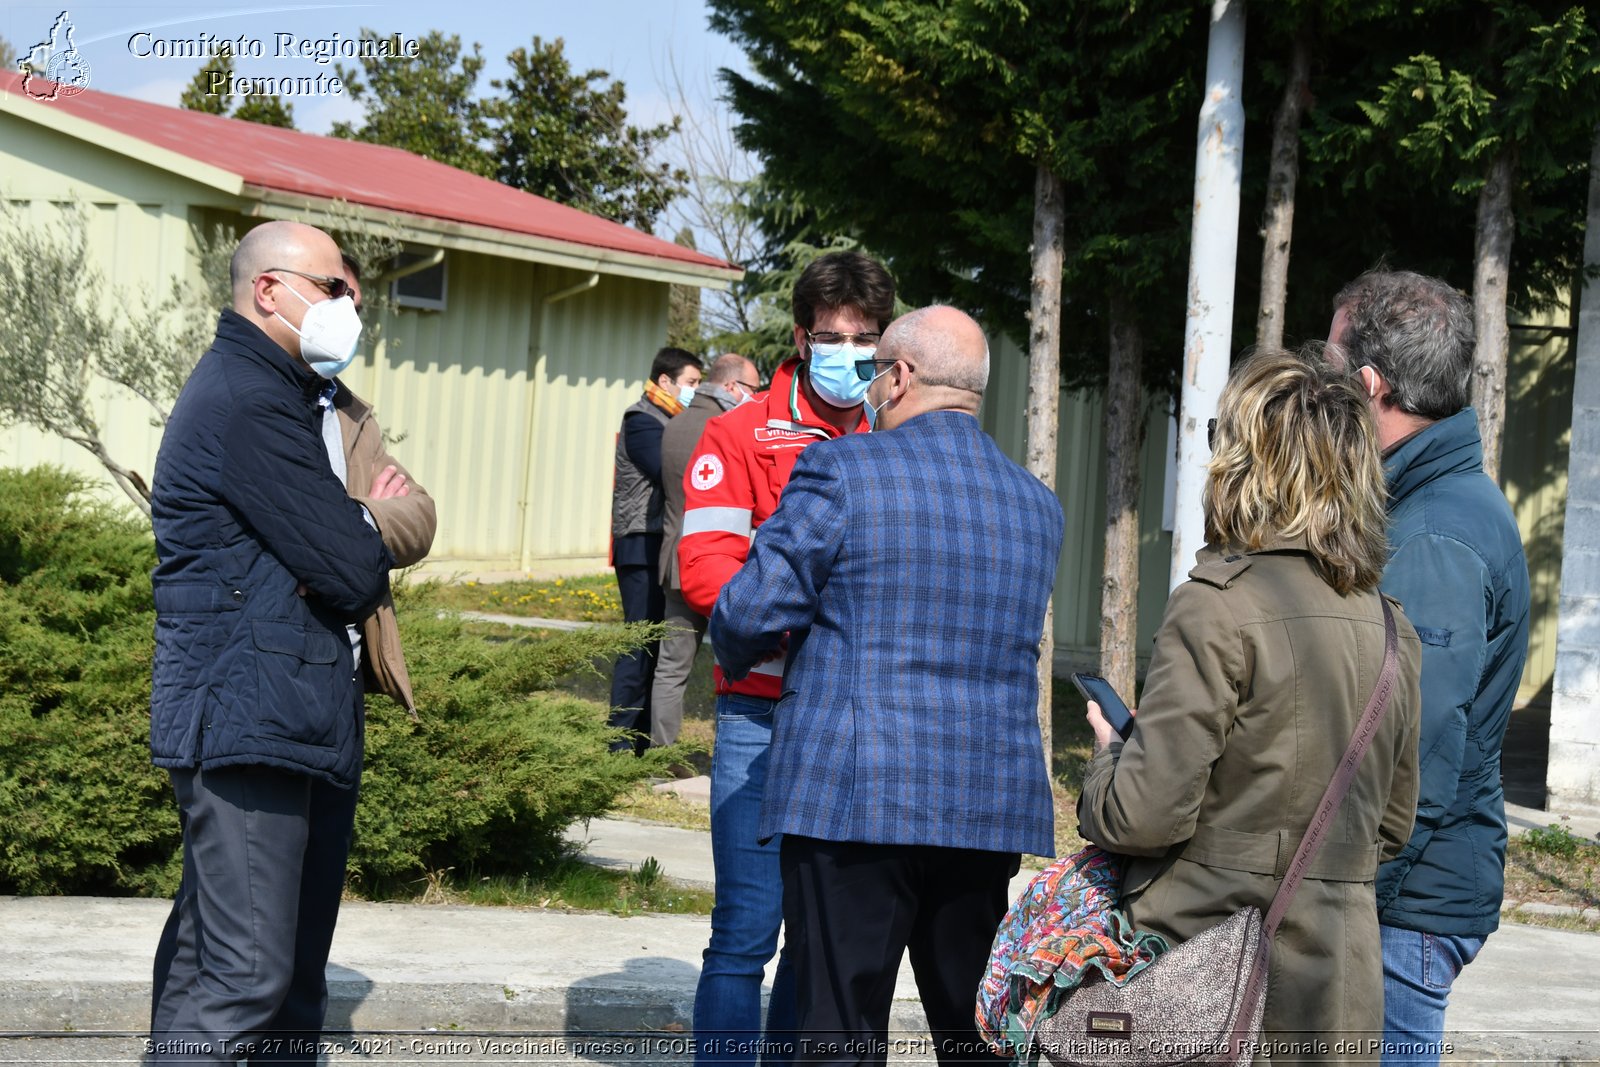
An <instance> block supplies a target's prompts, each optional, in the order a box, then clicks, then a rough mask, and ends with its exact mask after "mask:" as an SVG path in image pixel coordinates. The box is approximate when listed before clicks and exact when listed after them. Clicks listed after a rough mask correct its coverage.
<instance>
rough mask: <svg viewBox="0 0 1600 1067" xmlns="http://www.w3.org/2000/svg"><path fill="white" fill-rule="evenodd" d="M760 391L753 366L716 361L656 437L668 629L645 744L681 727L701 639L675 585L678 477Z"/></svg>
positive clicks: (729, 355)
mask: <svg viewBox="0 0 1600 1067" xmlns="http://www.w3.org/2000/svg"><path fill="white" fill-rule="evenodd" d="M760 390H761V375H760V373H759V372H758V371H757V370H756V365H755V364H754V363H752V362H750V360H748V359H746V358H745V357H743V356H741V355H739V354H738V353H737V352H725V353H723V354H722V355H720V356H718V357H717V358H716V359H715V360H714V361H713V362H712V364H711V369H710V371H708V372H707V375H706V380H705V384H703V385H702V386H701V387H700V389H699V390H698V391H697V392H696V393H695V394H694V400H693V402H692V403H690V405H689V406H688V407H687V408H685V409H684V410H683V414H681V415H679V416H677V417H676V418H674V419H673V420H672V421H671V422H669V423H667V427H666V429H665V430H663V431H662V432H661V487H662V491H663V492H664V494H665V501H666V502H665V506H664V508H663V510H662V518H661V524H662V536H661V591H662V593H663V594H664V596H665V597H666V606H667V607H666V621H667V625H668V627H670V629H669V630H668V632H667V636H666V637H664V638H662V640H661V654H660V657H659V658H658V659H657V661H656V676H655V682H654V685H653V686H652V689H651V693H650V709H651V718H650V743H651V744H652V745H670V744H672V743H673V742H674V741H676V740H677V739H678V731H679V729H680V728H681V727H682V726H683V694H684V690H685V689H687V688H688V685H689V671H690V670H691V669H692V668H693V667H694V657H695V653H696V652H697V651H699V648H700V642H701V640H702V639H703V638H704V637H705V634H706V617H705V616H704V615H699V614H696V613H695V611H694V610H693V609H692V608H690V607H689V605H688V604H686V603H685V602H684V599H683V586H682V585H681V584H680V583H679V581H678V539H679V538H680V537H682V536H683V475H684V472H685V471H686V470H688V468H689V461H690V459H692V458H693V456H694V450H695V446H696V445H698V444H699V443H700V433H701V431H702V430H704V429H705V428H706V423H708V422H710V421H711V420H712V419H714V418H716V417H717V416H718V415H721V414H722V413H723V412H724V411H731V410H733V409H734V408H736V407H738V406H739V405H740V404H742V403H744V402H745V401H746V400H749V399H750V398H752V397H754V396H755V395H756V393H758V392H760Z"/></svg>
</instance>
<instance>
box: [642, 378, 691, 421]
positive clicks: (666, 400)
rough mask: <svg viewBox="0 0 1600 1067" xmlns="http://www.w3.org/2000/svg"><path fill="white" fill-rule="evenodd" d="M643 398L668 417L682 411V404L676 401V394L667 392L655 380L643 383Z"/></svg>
mask: <svg viewBox="0 0 1600 1067" xmlns="http://www.w3.org/2000/svg"><path fill="white" fill-rule="evenodd" d="M644 398H645V399H646V400H648V401H650V403H652V404H654V405H655V406H656V407H658V408H660V409H661V410H662V411H665V412H666V413H667V417H668V418H671V417H672V416H674V415H677V414H679V413H680V412H682V411H683V405H682V404H680V403H679V402H678V398H677V396H676V395H675V394H673V393H669V392H667V391H666V390H665V389H663V388H661V386H659V385H657V384H656V383H655V382H645V383H644Z"/></svg>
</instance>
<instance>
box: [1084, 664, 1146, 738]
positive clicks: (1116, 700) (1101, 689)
mask: <svg viewBox="0 0 1600 1067" xmlns="http://www.w3.org/2000/svg"><path fill="white" fill-rule="evenodd" d="M1072 684H1073V685H1075V686H1077V687H1078V692H1080V693H1082V694H1083V699H1085V700H1092V701H1094V702H1095V703H1096V704H1099V705H1100V714H1102V715H1104V716H1105V717H1106V722H1108V723H1110V724H1111V728H1112V729H1113V730H1115V731H1116V732H1117V734H1118V736H1120V737H1121V738H1122V739H1123V740H1124V741H1126V740H1127V739H1128V735H1129V734H1131V733H1133V712H1131V711H1129V710H1128V705H1126V704H1124V703H1123V702H1122V698H1121V697H1119V696H1117V691H1116V690H1115V689H1113V688H1111V683H1110V682H1108V681H1106V680H1105V679H1104V678H1102V677H1100V676H1099V675H1098V674H1090V673H1088V672H1087V671H1079V672H1078V673H1076V674H1074V675H1073V676H1072Z"/></svg>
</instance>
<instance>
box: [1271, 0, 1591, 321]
mask: <svg viewBox="0 0 1600 1067" xmlns="http://www.w3.org/2000/svg"><path fill="white" fill-rule="evenodd" d="M1352 6H1353V7H1355V8H1360V7H1363V6H1365V5H1360V4H1356V5H1352ZM1370 6H1371V7H1372V8H1374V9H1375V11H1376V13H1375V14H1372V15H1371V16H1370V17H1368V18H1367V19H1366V20H1365V21H1362V20H1360V19H1355V20H1352V21H1350V22H1349V23H1347V24H1344V25H1341V26H1337V27H1334V29H1333V32H1329V33H1325V34H1324V35H1323V37H1322V38H1321V39H1320V41H1319V45H1318V52H1319V60H1320V64H1319V69H1320V70H1321V71H1322V72H1323V73H1320V74H1318V75H1317V76H1315V77H1314V78H1313V84H1312V89H1313V92H1314V94H1315V96H1316V99H1317V106H1316V107H1315V108H1314V109H1313V110H1312V111H1311V112H1310V116H1309V117H1310V122H1309V127H1308V128H1307V129H1306V130H1305V131H1304V136H1303V144H1304V148H1305V152H1304V160H1305V163H1304V167H1303V170H1302V195H1301V199H1300V203H1301V204H1304V205H1306V206H1308V207H1309V208H1310V210H1309V211H1307V212H1305V213H1304V214H1302V213H1301V212H1300V211H1299V210H1298V209H1297V212H1296V217H1295V226H1296V230H1297V234H1296V246H1297V247H1300V246H1301V242H1302V241H1303V240H1306V239H1307V238H1309V241H1308V242H1307V243H1308V244H1310V245H1311V246H1312V247H1315V248H1317V249H1318V256H1317V257H1314V258H1313V257H1304V263H1301V262H1299V261H1300V260H1301V259H1302V257H1299V256H1297V257H1296V261H1297V262H1296V265H1295V267H1294V268H1293V272H1294V273H1293V274H1292V276H1291V290H1290V291H1291V294H1293V293H1294V292H1295V291H1296V289H1297V288H1298V289H1300V290H1302V291H1304V290H1305V289H1306V288H1307V287H1308V286H1310V287H1311V288H1314V289H1315V290H1316V291H1317V292H1316V297H1317V304H1318V306H1317V307H1316V308H1315V309H1314V310H1315V319H1313V320H1312V322H1313V323H1315V325H1316V326H1317V327H1318V328H1319V329H1320V328H1321V326H1323V325H1325V323H1326V319H1327V315H1328V311H1327V300H1328V299H1329V298H1330V296H1331V294H1332V293H1333V292H1334V291H1335V290H1336V289H1337V288H1338V285H1339V284H1340V283H1341V282H1342V281H1345V280H1348V279H1349V278H1350V277H1351V276H1353V275H1354V274H1355V273H1356V272H1357V271H1359V270H1361V269H1364V268H1366V267H1369V266H1371V265H1373V263H1375V262H1377V261H1379V260H1380V259H1383V260H1387V261H1389V262H1390V263H1391V264H1392V265H1394V266H1397V267H1406V268H1410V269H1418V270H1424V271H1428V272H1430V273H1435V274H1439V275H1440V276H1442V277H1445V278H1449V279H1450V280H1452V281H1453V282H1455V283H1456V284H1458V285H1462V286H1465V285H1467V284H1469V283H1470V281H1471V278H1472V264H1473V234H1474V227H1475V214H1476V206H1477V204H1476V202H1477V198H1478V194H1479V191H1480V189H1481V188H1482V186H1483V183H1484V179H1485V174H1486V171H1487V169H1488V166H1489V165H1490V163H1491V162H1492V161H1493V160H1494V159H1496V158H1497V157H1499V156H1501V155H1502V154H1508V155H1509V157H1510V158H1511V160H1512V161H1513V163H1514V167H1515V173H1516V177H1515V181H1514V183H1513V196H1512V203H1513V214H1514V216H1515V220H1516V243H1515V246H1514V256H1513V260H1512V264H1511V276H1510V286H1509V292H1508V298H1509V301H1510V303H1511V304H1512V306H1514V307H1517V308H1519V309H1520V310H1522V311H1524V312H1531V311H1537V310H1540V309H1542V308H1547V307H1550V306H1552V305H1554V304H1556V303H1557V302H1559V301H1560V300H1561V299H1562V294H1563V293H1564V292H1565V291H1567V290H1568V288H1569V287H1570V286H1571V284H1572V279H1573V278H1574V276H1575V275H1576V274H1577V272H1578V270H1579V269H1580V268H1581V265H1582V256H1583V230H1584V219H1585V211H1584V203H1585V198H1586V196H1587V177H1588V176H1587V161H1588V158H1589V149H1590V145H1591V143H1592V140H1593V131H1594V126H1595V123H1596V122H1597V121H1600V33H1597V26H1596V17H1595V14H1594V12H1593V10H1592V9H1589V10H1586V9H1585V8H1583V7H1580V6H1571V5H1565V4H1560V3H1549V2H1536V3H1522V2H1513V0H1496V2H1494V3H1487V4H1485V3H1471V2H1467V0H1429V2H1425V3H1419V4H1416V5H1415V6H1414V7H1402V8H1401V9H1400V10H1398V11H1390V10H1389V9H1390V8H1392V7H1394V6H1395V5H1393V4H1382V3H1374V4H1372V5H1370ZM1380 19H1381V20H1382V21H1381V22H1380V21H1379V20H1380ZM1308 193H1309V194H1310V195H1307V194H1308ZM1357 217H1359V218H1360V219H1361V220H1362V225H1361V226H1351V225H1350V222H1351V219H1352V218H1357ZM1297 279H1300V280H1297ZM1313 279H1315V280H1313ZM1293 315H1294V312H1293V310H1292V309H1291V317H1293ZM1316 319H1320V320H1321V321H1320V322H1316Z"/></svg>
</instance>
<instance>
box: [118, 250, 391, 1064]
mask: <svg viewBox="0 0 1600 1067" xmlns="http://www.w3.org/2000/svg"><path fill="white" fill-rule="evenodd" d="M231 280H232V284H233V302H232V306H231V307H229V308H227V309H225V310H224V311H223V312H222V315H221V317H220V319H219V320H218V323H217V334H216V339H215V340H214V341H213V342H212V346H211V349H210V350H209V351H208V352H206V354H205V355H203V356H202V357H201V358H200V361H199V362H198V363H197V364H196V365H195V369H194V371H193V373H192V374H191V375H190V377H189V380H188V382H187V383H186V384H185V385H184V388H183V392H182V394H181V395H180V396H179V397H178V401H177V403H176V404H175V405H174V406H173V409H172V415H171V418H170V419H169V420H168V422H167V428H166V432H165V434H164V435H163V437H162V441H161V449H160V452H159V454H158V455H157V458H156V468H155V477H154V479H153V483H152V488H151V512H152V519H153V523H154V527H155V537H156V554H157V557H158V563H157V566H156V569H155V571H154V573H153V574H152V576H151V582H152V586H153V591H154V594H155V605H156V647H155V665H154V672H153V679H152V685H151V698H150V752H151V758H152V761H153V762H154V763H155V765H156V766H158V767H161V768H163V769H165V770H166V771H167V772H168V774H169V775H170V776H171V779H172V785H173V791H174V793H175V794H176V797H177V802H178V815H179V822H180V825H181V827H182V832H183V876H182V881H181V883H180V885H179V888H178V893H177V897H176V899H175V900H174V902H173V908H172V913H171V915H170V917H169V919H168V921H167V925H166V929H165V930H164V931H163V933H162V936H161V941H160V943H159V945H158V947H157V950H156V961H155V974H154V981H153V990H152V1003H151V1024H150V1031H151V1032H150V1040H149V1043H148V1048H147V1053H148V1060H149V1062H151V1063H213V1064H225V1063H226V1064H233V1063H235V1062H236V1061H238V1060H240V1059H244V1060H248V1061H250V1062H252V1063H254V1062H264V1061H266V1060H272V1061H274V1062H300V1063H314V1062H316V1059H317V1056H316V1049H317V1037H318V1035H319V1034H320V1032H321V1029H322V1023H323V1017H324V1014H325V1012H326V1008H327V985H326V982H325V978H324V975H325V971H326V968H327V962H328V949H329V946H330V944H331V943H332V940H333V929H334V924H335V922H336V921H337V919H338V914H339V898H340V895H341V893H342V892H343V889H344V875H345V861H346V858H347V856H348V853H349V847H350V831H351V827H352V825H353V823H354V820H355V810H356V796H357V790H358V787H359V785H360V781H361V764H362V747H363V741H364V735H365V728H364V708H363V704H362V682H361V676H360V667H359V664H360V659H361V656H360V649H359V644H358V642H357V641H355V640H353V633H354V631H353V630H352V627H354V626H356V625H358V624H359V623H360V622H361V621H362V620H363V619H365V618H366V617H367V616H368V615H370V614H371V613H372V611H373V610H374V608H375V607H376V606H377V605H378V604H379V603H380V601H382V600H383V598H384V597H385V595H386V594H387V593H388V591H389V570H390V568H391V567H392V566H394V564H395V557H394V554H393V553H392V552H391V551H390V550H389V548H388V547H386V546H385V544H384V538H383V535H382V533H381V532H380V529H379V526H380V524H379V522H378V521H375V519H374V516H373V513H372V512H371V511H369V509H368V508H366V507H364V506H363V505H362V504H361V503H358V502H357V501H355V500H352V499H351V498H350V497H349V495H348V494H347V493H346V491H345V486H344V484H343V482H342V481H341V479H340V477H339V475H338V473H336V471H335V469H334V465H333V452H331V451H330V449H329V448H328V445H327V441H326V439H325V438H324V436H323V424H324V421H323V417H322V410H321V406H320V405H321V402H322V399H323V397H324V396H325V395H327V393H328V392H329V389H330V387H331V386H332V385H333V379H334V378H335V376H336V375H337V374H338V373H339V372H340V371H341V370H343V369H344V368H345V367H346V366H348V365H349V363H350V361H351V359H352V358H353V357H354V354H355V349H356V345H357V343H358V341H359V339H360V334H361V319H360V317H359V316H358V315H357V314H356V311H355V307H354V301H353V299H352V296H351V293H350V290H349V286H348V285H347V283H346V281H345V277H344V267H343V264H342V263H341V260H340V254H339V248H338V246H337V245H336V244H335V243H334V242H333V239H332V238H330V237H329V236H328V235H327V234H325V233H323V232H322V231H321V230H318V229H315V228H313V227H311V226H306V225H302V224H300V223H294V222H269V223H265V224H263V225H261V226H258V227H256V228H255V229H253V230H251V231H250V232H249V233H248V234H246V235H245V237H244V239H243V240H241V241H240V242H239V246H238V248H237V250H236V251H235V252H234V256H233V261H232V264H231ZM335 451H336V450H335Z"/></svg>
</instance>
